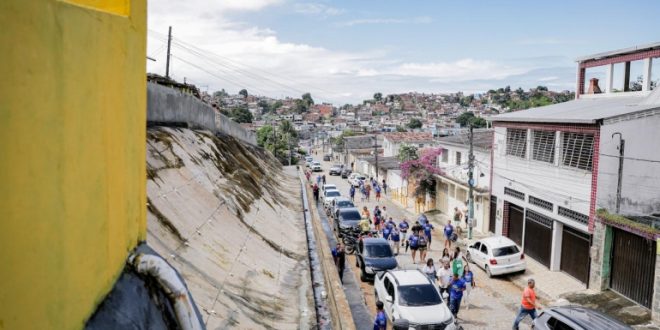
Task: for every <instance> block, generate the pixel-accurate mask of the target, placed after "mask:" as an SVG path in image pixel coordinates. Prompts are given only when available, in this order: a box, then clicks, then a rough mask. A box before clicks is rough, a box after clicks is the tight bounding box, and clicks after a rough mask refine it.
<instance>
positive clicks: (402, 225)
mask: <svg viewBox="0 0 660 330" xmlns="http://www.w3.org/2000/svg"><path fill="white" fill-rule="evenodd" d="M408 228H410V224H408V220H406V219H403V220H401V223H399V230H400V231H401V246H403V242H406V244H408V241H407V240H406V234H408ZM406 252H408V246H407V245H406Z"/></svg>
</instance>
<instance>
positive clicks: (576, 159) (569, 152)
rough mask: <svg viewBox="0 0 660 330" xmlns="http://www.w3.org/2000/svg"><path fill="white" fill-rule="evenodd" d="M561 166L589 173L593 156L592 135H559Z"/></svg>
mask: <svg viewBox="0 0 660 330" xmlns="http://www.w3.org/2000/svg"><path fill="white" fill-rule="evenodd" d="M561 141H562V142H561V144H562V152H561V155H562V157H561V158H562V164H564V166H568V167H575V168H579V169H582V170H587V171H591V167H592V165H593V156H594V153H593V151H594V135H593V134H589V133H572V132H562V133H561Z"/></svg>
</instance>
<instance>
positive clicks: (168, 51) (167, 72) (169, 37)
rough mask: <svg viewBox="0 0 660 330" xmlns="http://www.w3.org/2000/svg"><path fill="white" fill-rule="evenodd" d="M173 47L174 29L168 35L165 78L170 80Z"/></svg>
mask: <svg viewBox="0 0 660 330" xmlns="http://www.w3.org/2000/svg"><path fill="white" fill-rule="evenodd" d="M171 46H172V27H171V26H170V30H169V32H168V33H167V62H166V63H165V78H170V56H172V54H171V52H170V49H171Z"/></svg>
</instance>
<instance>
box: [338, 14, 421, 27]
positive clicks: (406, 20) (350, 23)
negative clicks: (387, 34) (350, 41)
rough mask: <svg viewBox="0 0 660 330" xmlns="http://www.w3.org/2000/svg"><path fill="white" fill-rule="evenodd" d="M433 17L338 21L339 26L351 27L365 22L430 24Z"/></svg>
mask: <svg viewBox="0 0 660 330" xmlns="http://www.w3.org/2000/svg"><path fill="white" fill-rule="evenodd" d="M432 22H433V19H432V18H431V17H428V16H420V17H413V18H362V19H354V20H350V21H344V22H338V23H336V25H337V26H342V27H350V26H355V25H365V24H429V23H432Z"/></svg>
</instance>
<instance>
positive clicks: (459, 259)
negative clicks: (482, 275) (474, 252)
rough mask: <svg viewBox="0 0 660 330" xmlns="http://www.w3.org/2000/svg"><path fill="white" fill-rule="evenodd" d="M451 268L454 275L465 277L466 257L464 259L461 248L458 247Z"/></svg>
mask: <svg viewBox="0 0 660 330" xmlns="http://www.w3.org/2000/svg"><path fill="white" fill-rule="evenodd" d="M451 268H452V271H453V272H454V274H458V277H459V278H462V277H463V273H464V271H465V257H463V253H461V248H459V247H458V246H457V247H456V250H455V252H454V260H453V261H452V264H451Z"/></svg>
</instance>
